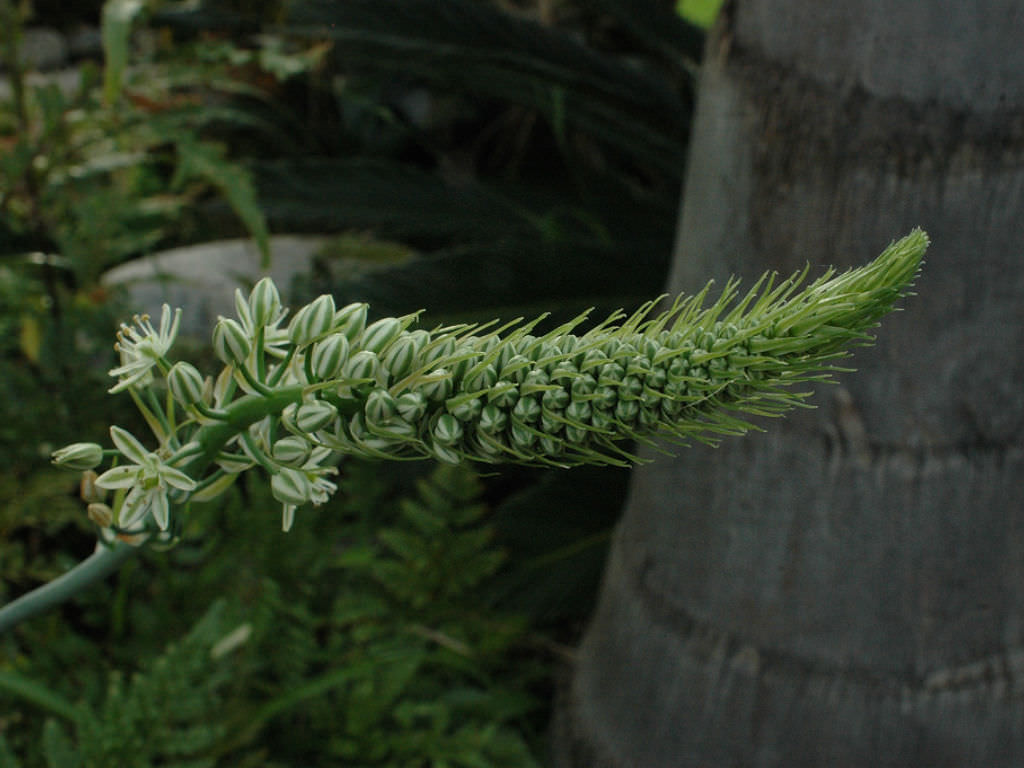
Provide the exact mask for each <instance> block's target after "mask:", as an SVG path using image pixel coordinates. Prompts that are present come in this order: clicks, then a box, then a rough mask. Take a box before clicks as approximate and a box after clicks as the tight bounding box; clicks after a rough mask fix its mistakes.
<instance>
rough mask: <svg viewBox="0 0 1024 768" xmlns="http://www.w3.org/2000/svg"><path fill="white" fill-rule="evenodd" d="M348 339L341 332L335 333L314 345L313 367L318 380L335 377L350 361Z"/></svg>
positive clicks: (311, 360)
mask: <svg viewBox="0 0 1024 768" xmlns="http://www.w3.org/2000/svg"><path fill="white" fill-rule="evenodd" d="M348 353H349V345H348V339H347V338H345V336H344V335H343V334H341V333H334V334H331V335H330V336H328V337H327V338H326V339H321V340H320V341H318V342H316V343H315V344H314V345H313V352H312V353H311V359H310V363H311V367H312V368H313V375H314V376H316V378H317V379H318V380H321V381H325V380H327V379H333V378H335V377H336V376H337V375H338V374H339V373H340V372H341V369H342V367H343V366H344V365H345V363H346V362H347V361H348Z"/></svg>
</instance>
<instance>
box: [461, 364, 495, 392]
mask: <svg viewBox="0 0 1024 768" xmlns="http://www.w3.org/2000/svg"><path fill="white" fill-rule="evenodd" d="M497 381H498V372H497V371H496V370H494V366H493V365H485V366H484V367H483V370H481V371H478V372H476V373H470V374H469V375H468V376H467V378H466V382H465V384H464V385H463V389H464V390H465V391H467V392H478V391H480V390H484V389H490V388H491V387H493V386H494V385H495V383H496V382H497Z"/></svg>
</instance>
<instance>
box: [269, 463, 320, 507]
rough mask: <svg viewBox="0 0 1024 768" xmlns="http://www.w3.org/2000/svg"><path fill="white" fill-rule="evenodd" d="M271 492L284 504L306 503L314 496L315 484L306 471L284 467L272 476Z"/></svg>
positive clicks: (297, 504)
mask: <svg viewBox="0 0 1024 768" xmlns="http://www.w3.org/2000/svg"><path fill="white" fill-rule="evenodd" d="M270 492H271V493H272V494H273V496H274V498H275V499H277V500H278V501H280V502H281V503H282V504H294V505H295V506H299V505H300V504H305V503H306V502H307V501H309V500H310V498H312V495H313V484H312V483H311V482H310V481H309V478H308V477H307V476H306V473H305V472H301V471H300V470H297V469H292V468H290V467H282V468H281V470H280V471H279V472H277V473H276V474H275V475H274V476H273V477H272V478H270Z"/></svg>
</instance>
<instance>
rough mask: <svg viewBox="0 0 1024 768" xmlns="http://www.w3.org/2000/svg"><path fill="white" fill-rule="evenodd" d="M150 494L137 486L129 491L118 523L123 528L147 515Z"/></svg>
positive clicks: (130, 525) (119, 513)
mask: <svg viewBox="0 0 1024 768" xmlns="http://www.w3.org/2000/svg"><path fill="white" fill-rule="evenodd" d="M150 495H151V494H148V493H146V492H145V491H143V490H142V489H141V488H139V487H138V486H136V487H135V488H132V489H131V490H130V491H128V495H127V496H126V497H125V499H124V504H122V505H121V509H120V511H119V512H118V521H117V524H118V525H119V526H120V527H121V528H131V527H132V526H133V525H135V524H136V523H137V522H139V521H140V520H142V519H143V518H144V517H145V516H146V512H148V511H149V502H150Z"/></svg>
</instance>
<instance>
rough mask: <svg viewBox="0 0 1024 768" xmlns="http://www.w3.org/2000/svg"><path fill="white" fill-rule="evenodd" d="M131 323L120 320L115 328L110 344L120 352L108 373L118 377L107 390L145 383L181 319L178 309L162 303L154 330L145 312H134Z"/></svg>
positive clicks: (120, 389)
mask: <svg viewBox="0 0 1024 768" xmlns="http://www.w3.org/2000/svg"><path fill="white" fill-rule="evenodd" d="M132 322H133V325H127V324H125V323H122V324H121V330H119V331H118V332H117V343H116V344H114V349H116V350H117V351H118V352H119V353H120V354H121V365H119V366H118V367H117V368H114V369H112V370H111V371H110V375H111V376H113V377H115V378H116V379H118V382H117V384H115V385H114V386H113V387H111V388H110V389H109V390H108V391H109V392H111V393H115V392H122V391H124V390H126V389H128V388H129V387H133V386H136V385H139V386H145V385H147V384H149V383H150V382H151V381H152V380H153V375H152V373H150V371H151V369H152V368H153V366H154V365H156V363H157V360H159V359H160V358H162V357H163V356H164V355H166V354H167V351H168V350H169V349H170V348H171V345H172V344H173V343H174V340H175V338H177V336H178V326H179V325H180V323H181V310H180V309H176V310H174V317H173V319H172V317H171V308H170V307H169V306H167V305H166V304H164V306H163V310H162V311H161V313H160V329H159V330H157V329H156V328H154V327H153V324H152V323H151V322H150V321H149V315H141V316H140V315H136V316H135V317H133V318H132Z"/></svg>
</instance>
